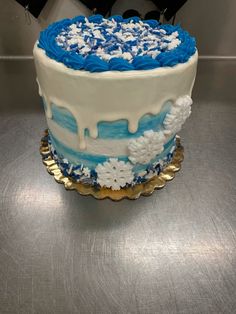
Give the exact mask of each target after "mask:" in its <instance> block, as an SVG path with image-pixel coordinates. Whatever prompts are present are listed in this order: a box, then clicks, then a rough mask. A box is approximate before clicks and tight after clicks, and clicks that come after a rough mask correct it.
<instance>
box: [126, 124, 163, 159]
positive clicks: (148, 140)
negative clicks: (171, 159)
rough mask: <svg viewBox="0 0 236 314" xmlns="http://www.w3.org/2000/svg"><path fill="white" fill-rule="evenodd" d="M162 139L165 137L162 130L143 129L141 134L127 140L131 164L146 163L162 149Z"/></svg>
mask: <svg viewBox="0 0 236 314" xmlns="http://www.w3.org/2000/svg"><path fill="white" fill-rule="evenodd" d="M164 141H165V137H164V135H163V133H162V132H154V131H153V130H149V131H145V132H144V133H143V136H140V137H139V138H137V139H132V140H131V141H130V142H129V144H128V149H129V153H130V155H129V160H130V161H131V162H132V163H133V164H136V163H140V164H147V163H148V162H149V161H150V160H151V159H153V158H154V157H156V155H158V154H160V153H161V152H162V151H163V149H164Z"/></svg>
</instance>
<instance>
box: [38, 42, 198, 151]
mask: <svg viewBox="0 0 236 314" xmlns="http://www.w3.org/2000/svg"><path fill="white" fill-rule="evenodd" d="M34 57H35V64H36V69H37V77H38V83H39V86H40V89H41V94H42V96H43V97H44V99H45V102H46V108H47V112H46V115H47V117H48V118H49V119H51V118H52V111H51V106H52V104H53V103H55V104H57V105H58V106H60V107H64V108H66V109H67V110H69V111H70V112H71V113H72V114H73V116H74V117H75V120H76V122H77V124H78V125H79V134H78V137H79V146H80V149H85V148H86V142H85V136H84V130H85V129H86V128H88V129H89V132H90V134H91V136H92V137H93V138H96V137H97V133H98V131H97V124H98V122H100V121H115V120H119V119H127V121H128V125H129V131H130V132H132V133H134V132H136V131H137V128H138V122H139V119H140V118H141V117H142V116H143V115H144V114H147V113H150V114H158V113H159V112H160V111H161V107H162V105H163V104H164V103H165V102H166V101H173V102H175V101H176V100H177V98H179V97H180V96H182V95H191V92H192V88H193V84H194V80H195V75H196V66H197V52H196V53H195V54H194V55H193V56H192V57H191V58H190V59H189V60H188V62H186V63H183V64H178V65H176V66H173V67H164V68H157V69H153V70H148V71H147V70H142V71H126V72H119V71H108V72H101V73H90V72H87V71H79V70H72V69H69V68H67V67H66V66H65V65H63V64H62V63H59V62H56V61H54V60H52V59H50V58H49V57H47V56H46V54H45V52H44V50H42V49H40V48H38V47H37V43H36V45H35V47H34Z"/></svg>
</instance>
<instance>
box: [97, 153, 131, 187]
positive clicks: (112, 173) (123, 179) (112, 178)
mask: <svg viewBox="0 0 236 314" xmlns="http://www.w3.org/2000/svg"><path fill="white" fill-rule="evenodd" d="M95 170H96V172H97V176H98V178H97V182H98V183H99V184H100V186H102V187H103V186H105V187H107V188H111V189H112V190H120V188H123V187H124V186H125V185H126V184H131V182H132V181H133V179H134V175H133V172H132V165H131V164H130V163H129V162H128V163H125V162H124V161H119V160H118V159H117V158H110V159H109V160H108V161H105V162H104V163H103V164H98V165H97V167H96V169H95Z"/></svg>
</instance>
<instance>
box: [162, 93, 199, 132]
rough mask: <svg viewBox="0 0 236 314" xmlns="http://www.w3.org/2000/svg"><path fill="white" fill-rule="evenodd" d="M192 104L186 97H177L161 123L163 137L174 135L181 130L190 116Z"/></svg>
mask: <svg viewBox="0 0 236 314" xmlns="http://www.w3.org/2000/svg"><path fill="white" fill-rule="evenodd" d="M192 103H193V101H192V99H191V97H190V96H188V95H186V96H183V97H179V98H178V99H177V100H176V102H175V103H174V104H173V105H172V107H171V110H170V112H169V113H167V115H166V117H165V120H164V122H163V125H164V128H165V130H164V134H165V135H167V136H169V135H170V134H175V133H177V132H179V131H180V130H181V128H182V126H183V124H184V122H185V121H186V120H187V118H188V117H189V116H190V114H191V105H192Z"/></svg>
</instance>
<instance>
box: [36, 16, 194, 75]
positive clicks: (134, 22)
mask: <svg viewBox="0 0 236 314" xmlns="http://www.w3.org/2000/svg"><path fill="white" fill-rule="evenodd" d="M38 47H39V48H42V49H44V50H45V52H46V54H47V56H48V57H50V58H52V59H54V60H56V61H58V62H61V63H63V64H64V65H66V66H67V67H69V68H72V69H75V70H86V71H89V72H104V71H129V70H150V69H154V68H159V67H167V66H168V67H172V66H174V65H176V64H178V63H184V62H186V61H188V59H189V58H190V57H191V56H192V55H193V54H194V53H195V51H196V44H195V39H194V38H193V37H191V36H190V35H189V34H188V32H186V31H184V30H183V29H182V28H181V27H180V26H179V25H177V26H173V25H169V24H159V23H158V22H157V21H156V20H144V21H142V20H140V19H139V18H138V17H133V18H129V19H123V18H122V17H121V16H112V17H110V18H109V19H105V18H103V17H102V16H101V15H93V16H90V17H89V18H85V17H83V16H77V17H75V18H74V19H65V20H62V21H59V22H56V23H53V24H51V25H50V26H49V27H48V28H46V29H45V30H44V31H42V32H41V34H40V38H39V42H38Z"/></svg>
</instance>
